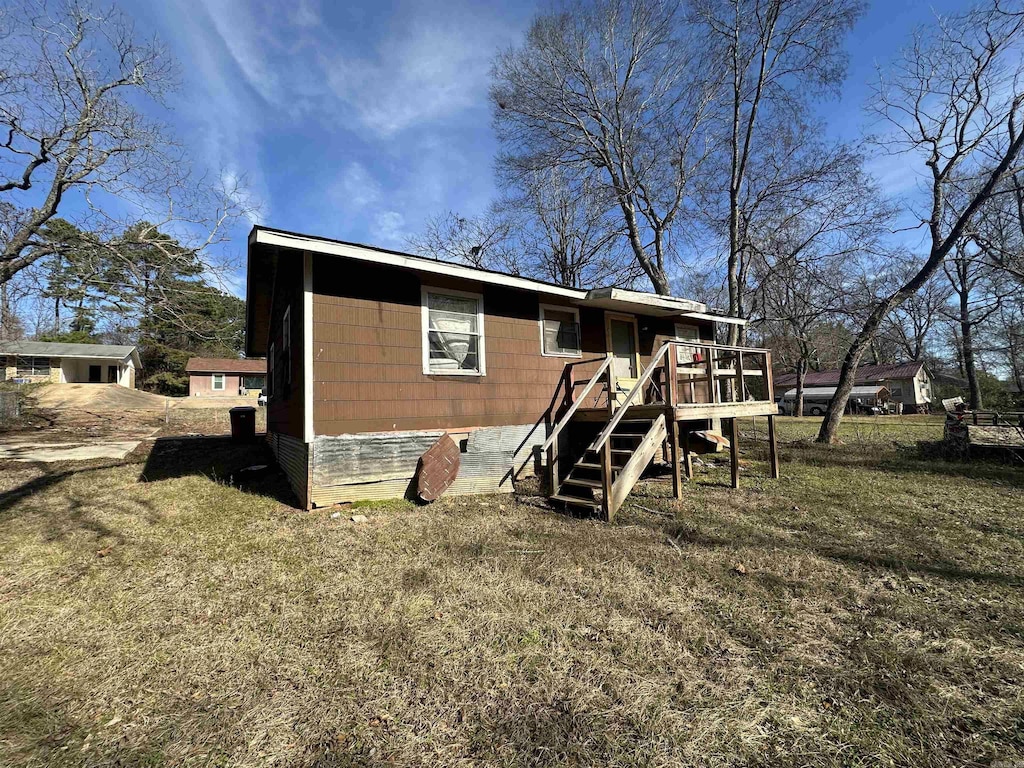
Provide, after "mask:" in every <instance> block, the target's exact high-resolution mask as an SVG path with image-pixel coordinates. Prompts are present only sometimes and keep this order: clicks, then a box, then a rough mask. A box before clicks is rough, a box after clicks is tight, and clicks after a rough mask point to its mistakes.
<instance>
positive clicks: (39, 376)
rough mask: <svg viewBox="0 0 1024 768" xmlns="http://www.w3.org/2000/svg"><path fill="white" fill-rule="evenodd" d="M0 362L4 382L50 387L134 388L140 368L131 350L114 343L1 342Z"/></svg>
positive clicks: (134, 352) (133, 351)
mask: <svg viewBox="0 0 1024 768" xmlns="http://www.w3.org/2000/svg"><path fill="white" fill-rule="evenodd" d="M0 360H3V361H4V362H5V366H4V378H5V379H6V380H8V381H10V380H18V381H31V382H38V381H49V382H53V383H54V384H119V385H120V386H122V387H130V388H134V387H135V377H136V373H137V371H138V370H139V369H140V368H141V365H140V364H139V353H138V351H137V350H136V348H135V347H132V346H123V345H118V344H65V343H64V342H59V341H3V342H0Z"/></svg>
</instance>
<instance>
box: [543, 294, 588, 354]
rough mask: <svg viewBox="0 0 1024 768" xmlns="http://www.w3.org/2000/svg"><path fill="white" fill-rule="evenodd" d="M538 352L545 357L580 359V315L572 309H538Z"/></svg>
mask: <svg viewBox="0 0 1024 768" xmlns="http://www.w3.org/2000/svg"><path fill="white" fill-rule="evenodd" d="M540 352H541V354H542V355H545V356H547V357H582V356H583V348H582V346H581V343H580V313H579V311H578V310H577V309H575V308H573V307H550V306H547V305H544V304H541V307H540Z"/></svg>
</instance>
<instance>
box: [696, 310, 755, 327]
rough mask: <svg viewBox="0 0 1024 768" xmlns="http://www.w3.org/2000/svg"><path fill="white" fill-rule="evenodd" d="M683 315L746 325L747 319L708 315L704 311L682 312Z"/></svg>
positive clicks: (697, 318)
mask: <svg viewBox="0 0 1024 768" xmlns="http://www.w3.org/2000/svg"><path fill="white" fill-rule="evenodd" d="M683 317H692V318H693V319H694V320H713V321H714V322H716V323H728V324H729V325H746V324H747V322H748V321H747V320H744V319H743V318H742V317H730V316H729V315H709V314H707V313H706V312H683Z"/></svg>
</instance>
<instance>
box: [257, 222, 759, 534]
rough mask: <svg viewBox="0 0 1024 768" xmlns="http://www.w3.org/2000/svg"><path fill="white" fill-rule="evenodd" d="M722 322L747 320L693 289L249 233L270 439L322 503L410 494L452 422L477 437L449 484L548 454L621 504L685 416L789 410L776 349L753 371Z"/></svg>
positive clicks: (484, 481) (544, 463)
mask: <svg viewBox="0 0 1024 768" xmlns="http://www.w3.org/2000/svg"><path fill="white" fill-rule="evenodd" d="M716 322H729V323H742V322H743V321H741V320H736V319H734V318H727V317H721V316H718V315H713V314H710V313H709V312H708V309H707V307H706V306H705V305H704V304H701V303H699V302H696V301H689V300H686V299H678V298H672V297H667V296H657V295H654V294H649V293H640V292H636V291H629V290H621V289H618V288H601V289H596V290H591V291H586V290H579V289H574V288H567V287H564V286H561V285H553V284H550V283H545V282H541V281H538V280H532V279H527V278H523V277H517V276H512V275H506V274H502V273H499V272H493V271H490V270H484V269H475V268H471V267H468V266H463V265H459V264H451V263H446V262H441V261H437V260H434V259H427V258H422V257H417V256H411V255H408V254H403V253H398V252H394V251H388V250H384V249H380V248H372V247H368V246H363V245H357V244H353V243H345V242H340V241H336V240H329V239H325V238H318V237H311V236H306V235H299V234H294V233H289V232H283V231H280V230H274V229H268V228H265V227H255V228H254V229H253V230H252V232H251V233H250V235H249V255H248V288H247V293H246V349H245V354H246V355H249V356H258V355H266V358H267V393H268V397H269V402H268V407H267V438H268V441H269V443H270V445H271V448H272V449H273V451H274V453H275V455H276V456H277V459H278V461H279V463H280V464H281V466H282V467H283V468H284V469H285V472H286V474H287V475H288V477H289V479H290V481H291V484H292V487H293V489H294V490H295V493H296V495H297V496H298V497H299V499H300V501H301V502H302V504H303V506H305V507H307V508H309V507H311V506H321V505H327V504H332V503H337V502H343V501H353V500H357V499H367V498H388V497H401V496H406V495H411V494H412V492H413V491H415V489H416V475H417V465H418V461H419V459H420V457H421V456H422V454H423V453H424V452H425V451H426V450H427V449H428V448H430V447H431V445H433V444H434V443H435V442H436V441H437V440H438V438H439V437H441V436H442V435H444V434H445V433H446V432H447V433H448V434H449V436H450V437H451V438H452V439H453V440H454V441H455V444H456V445H457V446H458V449H459V451H460V454H459V459H460V466H459V470H458V475H457V479H456V480H455V482H454V484H453V485H452V486H451V487H450V488H449V489H448V491H447V492H448V493H485V492H495V491H505V490H510V489H511V481H512V480H513V479H514V478H515V477H518V476H520V475H521V474H523V473H526V474H529V473H531V472H532V471H534V470H535V469H546V470H547V471H548V472H549V473H550V474H549V480H550V482H549V487H553V489H554V490H556V491H557V493H556V495H555V496H554V498H556V499H559V500H560V501H563V502H565V503H566V504H580V505H581V506H585V507H591V508H597V507H602V509H603V511H604V512H605V514H606V515H608V516H610V515H612V514H614V509H615V508H616V507H617V505H618V504H619V503H621V499H622V498H624V494H625V493H628V490H629V489H630V488H631V487H632V483H633V482H635V480H636V478H637V477H638V476H639V473H640V471H642V470H643V468H644V467H646V466H647V464H648V463H649V461H650V459H651V458H652V457H653V455H654V452H655V451H659V452H660V450H661V448H662V444H663V443H664V442H665V436H666V434H668V435H672V434H677V433H678V428H679V426H680V425H682V426H683V427H684V428H685V430H686V431H687V433H688V431H689V430H697V429H707V428H709V427H711V426H713V425H714V424H716V423H717V422H718V420H719V419H722V418H727V419H728V418H730V417H734V416H744V415H762V414H763V415H767V414H775V413H776V412H777V409H776V405H775V403H774V402H773V401H772V398H771V388H770V384H771V382H770V380H769V376H768V372H769V371H770V356H769V355H767V354H766V351H765V350H760V351H758V350H750V351H749V352H747V351H744V353H743V370H742V371H740V372H739V373H740V375H739V376H737V371H736V369H735V362H736V353H735V351H734V349H733V348H726V347H718V346H717V345H715V344H714V342H713V339H714V324H715V323H716ZM677 339H686V340H692V343H684V342H679V341H676V340H677ZM730 350H732V351H730ZM657 353H660V356H658V357H657V359H652V358H654V357H655V356H656V354H657ZM670 353H671V356H672V360H671V362H670V360H669V356H670ZM727 358H728V359H727ZM728 360H731V361H732V363H731V364H730V363H729V362H728ZM730 365H731V367H730ZM671 368H677V381H678V382H679V384H678V385H677V386H676V387H675V388H672V387H671V386H670V385H669V384H667V383H666V382H665V381H664V379H663V377H664V371H665V370H666V369H671ZM709 372H710V375H711V379H712V381H713V382H714V386H713V387H712V386H710V385H709V383H708V378H707V377H708V374H709ZM680 376H681V377H682V378H680ZM747 377H750V379H749V381H748V382H746V381H745V386H744V387H742V388H737V386H736V382H737V381H740V380H745V379H746V378H747ZM755 390H757V391H758V392H759V393H760V396H755V394H754V391H755ZM766 390H767V391H766ZM609 392H610V393H611V397H609ZM659 398H661V399H659ZM727 398H729V399H731V400H733V402H728V403H726V402H723V401H724V400H725V399H727ZM609 400H611V402H609ZM627 401H628V402H629V407H628V408H623V407H622V405H623V403H626V402H627ZM626 413H628V414H629V415H630V418H629V419H624V418H623V417H624V415H625V414H626ZM666 417H670V418H666ZM730 426H731V422H730ZM629 427H632V428H633V430H634V431H632V432H629V433H628V434H622V433H621V430H623V429H626V428H629ZM605 432H607V434H605ZM598 433H600V434H598ZM548 435H553V436H554V439H553V440H551V441H549V442H550V443H551V444H550V445H548V446H546V447H545V446H544V443H545V442H546V441H548ZM595 436H596V437H595ZM592 440H594V441H595V442H594V445H598V446H599V448H600V450H601V451H602V452H603V453H602V454H601V456H598V457H596V458H595V457H594V456H593V454H592V453H588V451H587V446H588V444H591V441H592ZM682 442H683V443H684V444H686V445H689V443H687V442H686V440H685V439H684V440H683V441H682ZM679 444H680V441H679V440H678V439H677V440H676V442H675V445H676V446H679ZM609 446H611V447H609ZM541 448H545V451H547V452H545V451H542V450H539V449H541ZM676 450H678V448H677V449H676ZM549 457H555V461H554V462H553V464H552V463H550V462H549V460H548V459H549ZM606 457H610V458H609V459H608V461H613V462H615V464H614V466H613V467H611V468H610V469H608V470H607V471H606V470H605V467H606V466H607V464H605V463H604V462H605V460H606ZM595 468H596V469H595ZM588 472H590V473H592V474H589V475H588V474H587V473H588ZM737 477H738V475H737ZM602 482H604V483H605V485H606V486H607V488H606V491H607V492H606V493H604V494H603V495H602V496H601V498H600V499H596V498H595V496H594V494H593V492H592V490H593V488H594V487H595V483H596V485H597V486H601V484H602ZM678 487H679V483H678V480H676V481H675V482H674V484H673V488H674V489H678ZM573 489H575V490H576V491H578V492H579V494H574V492H573ZM677 493H678V490H677ZM609 494H611V495H609ZM602 505H603V506H602Z"/></svg>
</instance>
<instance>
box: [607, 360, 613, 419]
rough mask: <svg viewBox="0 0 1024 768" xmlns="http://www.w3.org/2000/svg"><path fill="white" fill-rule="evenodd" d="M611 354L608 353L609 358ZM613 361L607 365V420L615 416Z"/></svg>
mask: <svg viewBox="0 0 1024 768" xmlns="http://www.w3.org/2000/svg"><path fill="white" fill-rule="evenodd" d="M611 356H612V353H611V352H609V353H608V357H609V358H610V357H611ZM614 368H615V361H614V360H612V361H610V362H609V363H608V418H611V417H612V416H613V415H614V414H615V371H614V370H613V369H614Z"/></svg>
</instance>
